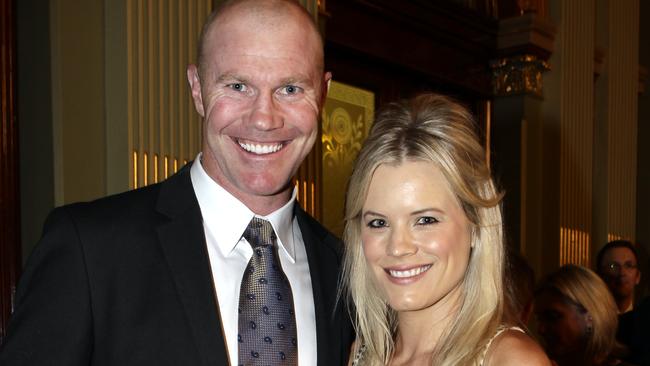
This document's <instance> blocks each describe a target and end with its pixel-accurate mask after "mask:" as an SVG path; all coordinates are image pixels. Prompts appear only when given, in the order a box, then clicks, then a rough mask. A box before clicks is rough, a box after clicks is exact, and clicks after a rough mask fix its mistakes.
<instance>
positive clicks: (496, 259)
mask: <svg viewBox="0 0 650 366" xmlns="http://www.w3.org/2000/svg"><path fill="white" fill-rule="evenodd" d="M501 196H502V195H501V194H499V193H498V192H497V191H496V190H495V188H494V185H493V183H492V180H491V177H490V172H489V169H488V168H487V165H486V158H485V153H484V150H483V149H482V147H481V145H480V144H479V142H478V139H477V136H476V133H475V131H474V123H473V120H472V117H471V115H470V113H469V112H468V111H467V110H466V109H464V108H463V107H461V106H460V105H458V104H456V103H454V102H452V101H451V100H449V99H447V98H445V97H443V96H439V95H435V94H425V95H421V96H418V97H416V98H414V99H411V100H409V101H403V102H401V103H395V104H391V105H389V106H388V107H387V108H386V109H384V110H383V111H381V112H380V113H379V114H378V116H377V119H376V121H375V123H374V125H373V127H372V129H371V131H370V135H369V136H368V139H367V140H366V142H365V144H364V146H363V148H362V149H361V152H360V153H359V156H358V158H357V161H356V163H355V168H354V171H353V173H352V176H351V177H350V182H349V186H348V192H347V198H346V226H345V234H344V238H345V242H346V254H345V258H344V274H343V276H344V288H345V290H346V294H347V295H348V297H349V300H350V303H353V304H354V308H355V310H356V312H355V314H354V315H353V319H354V322H355V326H356V330H357V341H356V342H355V345H354V346H353V350H352V354H351V359H350V363H351V364H352V365H386V364H389V365H422V364H429V365H450V366H451V365H522V364H525V365H533V366H534V365H549V364H550V363H549V361H548V359H547V358H546V356H545V355H544V353H543V351H542V350H541V348H540V347H539V346H538V345H537V344H536V343H535V342H534V341H533V340H532V339H531V338H529V337H528V336H527V335H526V334H524V333H523V331H521V329H518V328H511V327H509V326H508V325H507V324H505V322H504V319H503V318H504V316H503V308H504V297H503V289H502V287H503V286H502V283H503V256H504V249H503V238H502V219H501V211H500V208H499V202H500V201H501Z"/></svg>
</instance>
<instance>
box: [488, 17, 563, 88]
mask: <svg viewBox="0 0 650 366" xmlns="http://www.w3.org/2000/svg"><path fill="white" fill-rule="evenodd" d="M555 32H556V29H555V26H554V25H553V24H552V23H551V22H550V21H549V20H547V19H546V18H543V17H540V16H538V15H537V14H536V13H524V14H522V15H521V16H517V17H513V18H508V19H503V20H501V21H500V22H499V32H498V36H497V52H498V54H499V55H500V57H499V58H497V59H494V60H492V61H491V62H490V68H491V70H492V90H493V93H494V95H495V96H507V95H517V94H530V95H534V96H538V97H541V96H542V90H543V79H542V74H543V73H544V72H546V71H548V70H550V67H549V64H548V62H547V61H548V59H549V58H550V56H551V54H552V53H553V47H554V41H555Z"/></svg>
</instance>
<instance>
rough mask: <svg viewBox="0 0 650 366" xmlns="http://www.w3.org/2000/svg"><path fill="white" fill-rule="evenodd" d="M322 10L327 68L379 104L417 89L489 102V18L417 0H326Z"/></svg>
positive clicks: (492, 50) (493, 30)
mask: <svg viewBox="0 0 650 366" xmlns="http://www.w3.org/2000/svg"><path fill="white" fill-rule="evenodd" d="M327 12H328V15H329V16H328V17H327V20H326V26H325V40H326V53H325V55H326V66H327V68H328V69H330V70H332V71H333V72H334V78H335V79H337V80H341V81H344V82H348V83H351V84H354V85H359V86H362V87H366V88H368V89H370V90H373V91H374V92H376V93H377V98H378V103H379V104H380V105H381V104H383V102H385V101H389V100H394V99H396V98H401V97H408V96H409V95H411V94H413V93H415V92H418V91H421V90H434V91H439V92H444V93H447V94H452V95H455V96H456V97H457V98H458V99H462V100H466V101H468V102H469V104H474V102H475V101H477V100H479V99H485V98H489V97H490V95H491V91H492V87H491V72H490V69H489V61H490V59H492V58H494V57H495V55H496V35H497V27H498V23H497V20H496V19H492V18H490V17H488V16H485V15H482V14H480V13H478V12H476V11H472V10H471V9H467V8H464V7H462V6H458V5H456V4H454V3H448V2H429V1H418V0H410V1H399V2H396V1H391V0H328V2H327Z"/></svg>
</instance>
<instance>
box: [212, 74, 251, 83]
mask: <svg viewBox="0 0 650 366" xmlns="http://www.w3.org/2000/svg"><path fill="white" fill-rule="evenodd" d="M215 81H216V82H217V83H223V82H229V81H241V82H247V81H248V79H247V78H246V77H244V76H242V75H238V74H235V73H231V72H226V73H223V74H221V75H219V77H217V79H216V80H215Z"/></svg>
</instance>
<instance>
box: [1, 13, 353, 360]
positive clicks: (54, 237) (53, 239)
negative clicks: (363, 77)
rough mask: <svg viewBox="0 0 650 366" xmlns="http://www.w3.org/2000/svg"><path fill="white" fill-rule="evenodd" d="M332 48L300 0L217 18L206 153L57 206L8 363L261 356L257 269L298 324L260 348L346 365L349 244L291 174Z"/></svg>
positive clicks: (205, 51)
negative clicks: (139, 183) (343, 276)
mask: <svg viewBox="0 0 650 366" xmlns="http://www.w3.org/2000/svg"><path fill="white" fill-rule="evenodd" d="M322 49H323V45H322V41H321V39H320V37H319V34H318V32H317V28H316V26H315V25H314V23H313V21H312V20H311V19H310V17H309V15H308V14H307V13H306V12H305V11H304V10H303V9H302V8H301V7H300V6H299V5H297V4H296V3H293V2H288V1H281V0H269V1H260V0H253V1H247V0H244V1H233V2H229V3H228V4H226V5H225V6H224V7H223V8H221V9H220V10H218V11H217V13H216V15H213V16H211V18H210V19H208V22H207V23H206V26H205V27H204V29H203V32H202V35H201V41H200V49H199V59H198V66H193V65H191V66H189V67H188V70H187V75H188V80H189V84H190V88H191V93H192V97H193V99H194V104H195V106H196V110H197V112H198V113H199V114H200V115H201V116H202V117H203V118H204V125H203V147H202V153H201V154H200V155H199V156H198V157H197V159H196V160H195V161H194V162H193V163H192V164H191V167H190V166H188V167H185V168H184V169H182V170H181V171H180V172H179V173H178V174H176V175H174V176H172V177H171V178H169V179H168V180H167V181H165V182H163V183H162V184H158V185H154V186H150V187H147V188H144V189H140V190H137V191H132V192H127V193H124V194H121V195H117V196H113V197H109V198H105V199H102V200H98V201H95V202H91V203H82V204H75V205H70V206H65V207H61V208H58V209H56V210H54V212H53V213H52V214H51V215H50V217H49V218H48V221H47V223H46V225H45V229H44V235H43V238H42V240H41V242H40V243H39V245H38V247H37V249H35V251H34V253H33V255H32V257H31V259H30V261H29V264H28V265H27V267H26V269H25V271H24V274H23V278H22V279H21V283H20V285H19V288H18V293H17V302H16V310H15V313H14V315H13V319H12V322H11V324H10V329H9V332H8V337H7V339H6V343H5V345H4V348H3V349H2V351H1V353H0V364H2V365H7V366H9V365H23V364H25V365H26V364H29V365H41V364H48V365H50V364H54V365H206V366H207V365H226V364H228V363H231V364H244V363H245V364H256V360H258V357H265V356H264V355H263V354H262V353H263V352H261V351H260V353H258V352H257V351H255V350H254V349H249V348H245V347H244V346H243V345H242V344H247V346H246V347H248V343H245V342H248V338H247V337H248V336H247V335H246V336H244V335H243V334H244V332H248V331H251V329H252V330H256V329H257V323H255V322H257V320H255V322H253V321H249V320H248V319H244V317H243V315H241V314H244V313H245V314H248V312H249V309H248V307H247V306H248V305H246V303H245V302H246V301H247V300H251V299H252V300H255V299H256V297H255V294H253V293H249V290H248V287H246V286H254V284H253V285H251V284H250V283H252V281H253V280H255V281H259V284H262V283H264V284H265V285H266V284H267V282H268V283H271V282H273V284H274V286H277V287H273V289H274V291H276V290H275V289H276V288H277V291H278V292H275V293H276V294H277V299H276V300H277V301H278V302H279V301H280V300H282V299H286V298H289V299H290V298H293V303H291V302H288V303H287V302H285V303H284V304H285V305H286V304H289V308H288V310H287V311H284V310H283V311H282V312H281V315H278V316H282V317H283V318H282V319H283V320H282V321H279V320H278V321H277V328H278V329H280V330H282V331H284V330H285V329H291V331H292V332H293V333H292V334H293V335H291V336H290V337H288V338H286V339H284V338H283V339H282V340H280V339H278V338H275V336H274V337H273V338H271V337H264V338H263V339H264V341H263V342H262V343H263V344H260V345H259V346H260V347H267V346H268V347H276V346H277V344H278V343H282V342H285V343H282V344H283V345H288V346H291V345H293V346H295V345H296V344H297V350H296V349H293V350H290V351H289V352H293V353H292V354H290V355H289V354H287V355H285V354H284V352H279V353H278V354H279V356H278V355H276V356H278V357H281V360H282V361H277V362H276V361H272V360H271V361H269V360H268V359H264V361H263V362H266V363H267V364H268V363H270V364H285V363H284V360H285V359H287V360H289V361H291V362H290V363H286V364H295V362H296V361H297V362H298V363H299V364H300V365H315V364H319V365H336V364H343V363H345V362H346V359H347V356H348V350H349V344H350V342H351V333H352V332H351V326H350V324H349V321H348V320H347V317H346V316H345V314H344V311H343V310H342V309H341V307H340V306H338V307H337V306H335V302H336V289H337V276H338V268H339V265H340V263H339V260H340V242H339V241H338V240H337V239H335V238H334V237H333V236H332V235H331V234H329V233H328V232H327V231H326V230H325V229H324V228H323V227H322V226H320V225H319V224H318V223H317V222H316V221H315V220H313V219H312V218H310V217H309V216H308V215H307V214H306V213H305V212H303V211H302V210H301V209H300V208H299V206H298V205H297V204H295V193H293V190H292V184H291V182H290V179H291V177H292V176H293V174H294V173H295V172H296V170H297V168H298V166H299V165H300V163H301V162H302V160H303V159H304V158H305V156H306V155H307V153H308V152H309V151H310V149H311V148H312V145H313V143H314V140H315V138H316V136H317V123H318V115H319V112H320V109H321V107H322V105H323V102H324V99H325V94H326V90H327V85H328V83H329V80H330V78H331V76H330V74H329V73H324V72H323V53H322V52H323V50H322ZM292 193H293V195H292ZM269 223H270V224H269ZM251 233H252V234H251ZM260 248H262V249H260ZM269 248H270V250H269V251H268V252H267V251H266V250H267V249H269ZM263 251H264V252H263ZM267 254H268V255H269V256H270V257H266V256H267ZM260 258H262V259H260ZM255 260H261V261H262V262H259V263H266V264H260V265H258V264H257V263H258V262H254V261H255ZM264 261H267V262H264ZM268 261H270V262H268ZM274 261H275V262H274ZM271 264H272V265H271ZM260 267H263V270H264V271H267V272H264V273H263V274H262V275H259V274H258V272H256V271H258V270H260ZM279 267H281V268H280V269H278V268H279ZM245 272H246V273H245ZM267 275H268V276H267ZM256 276H258V277H256ZM267 279H268V281H267ZM286 281H288V283H289V285H287V282H286ZM260 286H261V285H260ZM269 286H270V285H269ZM245 287H246V290H244V289H245ZM240 289H241V290H242V291H241V292H240ZM282 291H288V292H286V293H285V292H282ZM240 295H241V296H240ZM260 296H261V295H260ZM264 301H267V300H264ZM268 301H270V299H269V300H268ZM291 305H293V306H291ZM269 307H270V308H271V310H269V308H267V307H266V306H264V307H263V312H264V314H268V313H273V311H274V308H272V307H271V306H269ZM260 309H262V308H260ZM238 313H241V314H238ZM256 314H257V313H256ZM273 314H274V316H275V313H273ZM287 314H289V315H287ZM257 315H261V313H260V314H257ZM257 315H256V316H257ZM247 316H248V315H247ZM285 324H286V327H285ZM264 329H266V328H264ZM283 334H284V333H283ZM287 334H288V333H287ZM245 338H246V339H245ZM251 347H253V346H251ZM255 347H256V346H255ZM269 349H272V348H269ZM296 352H297V355H296Z"/></svg>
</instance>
